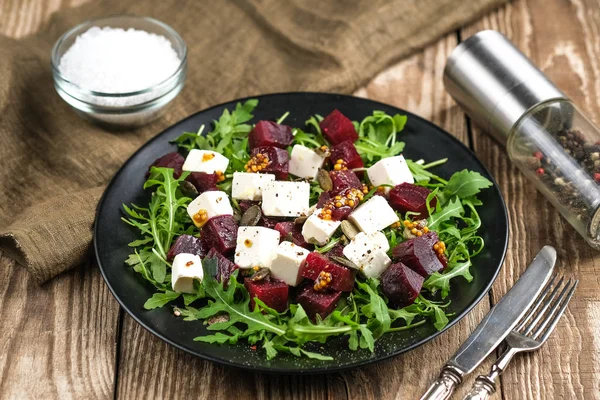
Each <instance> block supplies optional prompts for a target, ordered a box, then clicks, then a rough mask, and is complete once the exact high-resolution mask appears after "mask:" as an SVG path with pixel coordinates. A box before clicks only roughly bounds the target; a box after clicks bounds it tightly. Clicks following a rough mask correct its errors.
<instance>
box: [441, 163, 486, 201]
mask: <svg viewBox="0 0 600 400" xmlns="http://www.w3.org/2000/svg"><path fill="white" fill-rule="evenodd" d="M490 186H492V182H490V181H489V180H488V179H487V178H485V177H483V176H481V174H480V173H479V172H475V171H468V170H466V169H464V170H462V171H460V172H456V173H455V174H454V175H452V177H451V178H450V180H449V181H448V184H446V187H445V188H444V190H443V191H442V193H441V194H440V196H439V199H440V201H441V202H442V203H445V202H446V201H447V199H451V198H452V197H453V196H457V197H458V198H459V199H466V198H469V197H472V196H475V195H476V194H478V193H479V192H480V191H481V189H485V188H489V187H490Z"/></svg>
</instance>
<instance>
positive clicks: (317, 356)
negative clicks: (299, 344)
mask: <svg viewBox="0 0 600 400" xmlns="http://www.w3.org/2000/svg"><path fill="white" fill-rule="evenodd" d="M300 352H301V353H302V354H304V355H305V356H306V357H308V358H312V359H314V360H320V361H331V360H333V357H331V356H325V355H323V354H319V353H313V352H312V351H306V350H304V349H300Z"/></svg>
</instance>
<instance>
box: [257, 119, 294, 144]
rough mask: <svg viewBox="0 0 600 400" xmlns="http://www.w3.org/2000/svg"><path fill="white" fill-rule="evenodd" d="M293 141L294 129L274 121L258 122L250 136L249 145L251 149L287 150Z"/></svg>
mask: <svg viewBox="0 0 600 400" xmlns="http://www.w3.org/2000/svg"><path fill="white" fill-rule="evenodd" d="M293 140H294V136H293V135H292V128H290V127H289V126H287V125H280V124H278V123H275V122H272V121H258V123H257V124H256V125H255V126H254V129H252V132H250V134H249V135H248V144H249V145H250V148H251V149H253V148H255V147H260V146H275V147H281V148H286V147H287V146H289V145H290V144H292V141H293Z"/></svg>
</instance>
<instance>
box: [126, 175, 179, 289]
mask: <svg viewBox="0 0 600 400" xmlns="http://www.w3.org/2000/svg"><path fill="white" fill-rule="evenodd" d="M187 174H188V173H187V172H186V173H184V174H182V175H181V177H179V178H174V177H173V169H171V168H157V167H152V168H151V170H150V176H149V178H148V180H147V181H146V182H145V184H144V188H151V189H153V190H154V193H153V195H152V197H151V199H150V203H149V206H148V208H143V207H138V206H135V205H133V206H132V207H128V206H126V205H123V210H124V211H125V214H126V215H128V216H129V218H125V217H123V218H121V219H122V220H123V221H124V222H125V223H127V224H129V225H131V226H133V227H135V228H137V229H139V230H140V232H141V233H142V234H143V235H144V239H138V240H134V241H133V242H131V243H130V244H129V246H131V247H134V249H135V250H134V253H133V254H131V255H130V256H129V258H128V259H127V260H126V263H127V265H129V266H130V267H133V269H134V271H136V272H138V273H139V274H141V275H142V277H143V278H144V279H146V280H148V281H149V282H151V283H152V284H153V285H154V286H155V287H156V288H157V289H159V290H161V291H165V290H167V288H168V287H169V286H170V285H169V284H170V274H169V270H170V267H171V266H170V264H169V263H168V262H167V261H166V252H167V251H168V249H169V248H170V247H171V244H172V242H173V239H174V238H175V236H179V235H181V234H183V233H185V232H187V230H188V228H187V227H186V224H189V218H188V217H187V215H185V214H187V213H186V212H185V208H186V207H187V205H188V203H189V202H190V201H191V199H190V198H188V197H185V196H183V194H182V193H181V191H180V190H179V184H180V183H181V182H182V181H183V180H184V179H185V178H186V176H187Z"/></svg>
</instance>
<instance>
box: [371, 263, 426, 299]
mask: <svg viewBox="0 0 600 400" xmlns="http://www.w3.org/2000/svg"><path fill="white" fill-rule="evenodd" d="M424 281H425V278H423V277H422V276H421V275H419V274H417V273H416V272H415V271H413V270H412V269H410V268H408V267H407V266H406V265H404V264H402V263H396V264H392V265H390V266H389V267H388V269H386V270H385V271H384V272H383V274H381V290H382V292H383V294H385V296H386V297H387V298H388V300H389V301H390V303H391V304H392V305H393V306H395V307H405V306H408V305H410V304H412V303H414V301H415V299H416V298H417V296H418V295H419V293H420V292H421V287H423V282H424Z"/></svg>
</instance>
